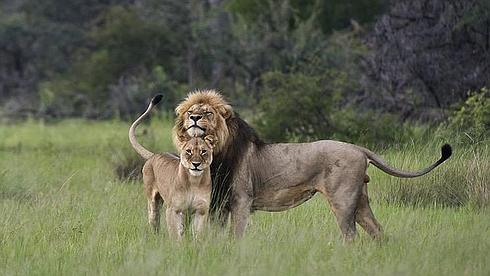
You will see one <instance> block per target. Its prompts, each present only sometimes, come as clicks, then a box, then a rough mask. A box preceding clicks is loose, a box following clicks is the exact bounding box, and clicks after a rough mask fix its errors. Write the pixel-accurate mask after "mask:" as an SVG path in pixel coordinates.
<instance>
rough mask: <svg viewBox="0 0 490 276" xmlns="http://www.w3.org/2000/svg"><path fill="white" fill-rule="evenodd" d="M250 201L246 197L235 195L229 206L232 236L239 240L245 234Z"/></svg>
mask: <svg viewBox="0 0 490 276" xmlns="http://www.w3.org/2000/svg"><path fill="white" fill-rule="evenodd" d="M251 206H252V199H251V198H250V197H249V196H248V195H237V196H236V197H235V200H234V201H233V203H232V206H231V227H232V234H233V235H234V236H235V237H237V238H240V237H242V236H243V233H244V232H245V228H246V227H247V224H248V218H249V216H250V208H251Z"/></svg>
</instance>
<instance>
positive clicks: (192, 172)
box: [189, 169, 202, 176]
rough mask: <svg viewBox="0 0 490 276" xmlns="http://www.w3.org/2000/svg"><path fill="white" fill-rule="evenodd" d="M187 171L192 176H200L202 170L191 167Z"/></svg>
mask: <svg viewBox="0 0 490 276" xmlns="http://www.w3.org/2000/svg"><path fill="white" fill-rule="evenodd" d="M189 173H190V174H191V175H192V176H201V174H202V170H199V171H198V170H193V169H189Z"/></svg>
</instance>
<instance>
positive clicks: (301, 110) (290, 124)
mask: <svg viewBox="0 0 490 276" xmlns="http://www.w3.org/2000/svg"><path fill="white" fill-rule="evenodd" d="M263 81H264V91H265V93H264V96H263V98H262V101H261V102H260V105H259V108H260V110H261V111H262V113H261V116H260V119H259V120H258V121H257V126H258V129H259V131H260V132H261V133H262V134H263V135H265V137H267V138H268V139H271V140H272V141H281V140H282V141H284V140H289V139H291V138H293V137H298V136H301V137H302V138H306V139H308V140H314V139H318V138H322V137H323V138H325V136H326V135H328V133H331V132H333V131H334V130H335V128H336V125H335V123H334V122H333V121H332V118H331V114H332V111H333V110H334V106H335V105H336V104H338V100H339V96H340V93H341V89H343V88H344V85H345V76H342V75H340V74H336V73H331V74H329V75H328V76H327V75H325V77H324V78H321V77H318V76H307V75H305V74H303V73H296V74H283V73H267V74H265V75H264V76H263ZM336 99H337V102H336V101H335V100H336Z"/></svg>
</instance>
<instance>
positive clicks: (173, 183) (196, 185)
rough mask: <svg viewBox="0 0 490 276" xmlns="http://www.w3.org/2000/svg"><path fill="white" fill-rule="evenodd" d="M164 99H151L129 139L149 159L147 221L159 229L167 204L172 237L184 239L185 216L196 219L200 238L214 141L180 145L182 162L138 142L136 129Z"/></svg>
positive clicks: (210, 138) (145, 172) (146, 168)
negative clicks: (157, 152)
mask: <svg viewBox="0 0 490 276" xmlns="http://www.w3.org/2000/svg"><path fill="white" fill-rule="evenodd" d="M161 98H162V96H161V95H158V96H156V97H154V98H153V99H152V101H151V102H150V104H149V106H148V109H147V110H146V111H145V113H143V114H142V115H141V116H140V117H139V118H138V119H136V121H135V122H134V123H133V124H132V125H131V127H130V129H129V140H130V142H131V145H132V146H133V148H134V149H135V150H136V152H137V153H138V154H139V155H141V157H143V158H144V159H146V160H147V161H146V163H145V165H144V166H143V182H144V189H145V194H146V196H147V198H148V222H149V224H150V225H151V226H152V227H153V229H154V230H155V231H158V230H159V227H160V207H161V205H162V201H163V203H165V205H166V212H165V214H166V221H167V228H168V232H169V234H170V236H172V237H174V238H176V239H177V240H181V239H182V236H183V234H184V215H185V213H186V212H190V214H192V215H193V216H194V218H193V225H192V229H193V233H194V234H195V235H199V233H201V232H202V230H203V228H204V227H205V224H206V222H207V217H208V213H209V212H208V210H209V204H210V201H211V174H210V169H209V165H210V164H211V162H212V160H213V146H214V143H215V141H214V138H213V136H211V135H207V136H205V137H204V138H201V137H193V138H191V139H189V140H188V141H186V142H184V143H182V144H181V148H180V159H179V157H177V156H175V155H173V154H171V153H162V154H154V153H152V152H150V151H149V150H147V149H145V148H144V147H143V146H142V145H140V144H139V143H138V141H136V136H135V130H136V127H137V126H138V125H139V124H140V122H141V121H142V120H143V119H144V118H145V117H146V116H147V115H148V113H149V112H150V111H151V110H152V108H153V106H155V105H156V104H158V103H159V102H160V100H161Z"/></svg>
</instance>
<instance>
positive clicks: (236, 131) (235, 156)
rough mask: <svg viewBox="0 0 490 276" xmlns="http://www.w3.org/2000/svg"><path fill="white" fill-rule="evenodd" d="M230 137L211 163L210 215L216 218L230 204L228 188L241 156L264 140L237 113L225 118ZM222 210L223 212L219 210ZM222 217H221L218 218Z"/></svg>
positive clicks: (261, 144)
mask: <svg viewBox="0 0 490 276" xmlns="http://www.w3.org/2000/svg"><path fill="white" fill-rule="evenodd" d="M227 126H228V129H229V131H230V139H229V140H228V144H227V145H226V146H225V147H224V148H225V150H224V151H223V152H220V153H218V154H217V155H215V156H214V159H213V162H212V163H211V179H212V181H213V186H212V192H211V193H212V194H211V206H210V212H211V215H212V216H213V217H214V218H216V219H217V217H216V215H217V214H228V212H227V211H229V206H230V190H231V184H232V181H233V176H234V175H235V168H237V167H238V162H240V160H241V157H242V156H243V155H244V153H245V152H246V150H247V149H248V147H249V146H250V145H251V144H254V145H256V146H257V147H259V148H260V147H261V146H263V145H264V142H263V141H262V140H261V139H260V138H259V136H258V135H257V133H256V132H255V130H254V129H253V128H252V127H250V126H249V125H248V124H247V122H245V121H244V120H242V119H241V118H240V117H239V116H238V114H235V116H233V117H231V118H230V119H228V120H227ZM221 211H223V212H221ZM219 219H221V220H222V219H223V218H219Z"/></svg>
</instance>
